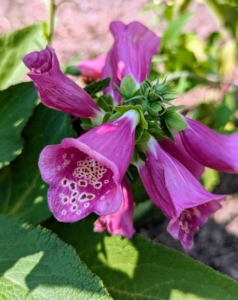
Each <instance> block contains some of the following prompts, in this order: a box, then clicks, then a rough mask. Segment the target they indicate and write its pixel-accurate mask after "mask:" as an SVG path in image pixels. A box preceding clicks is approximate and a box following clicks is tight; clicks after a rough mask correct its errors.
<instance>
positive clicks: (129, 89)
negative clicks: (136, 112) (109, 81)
mask: <svg viewBox="0 0 238 300" xmlns="http://www.w3.org/2000/svg"><path fill="white" fill-rule="evenodd" d="M136 90H137V87H136V82H135V80H134V79H133V78H132V77H131V75H127V76H125V77H124V78H123V79H122V81H121V88H120V92H121V93H122V94H123V95H124V96H125V97H126V99H130V98H131V97H132V96H133V95H134V93H135V92H136Z"/></svg>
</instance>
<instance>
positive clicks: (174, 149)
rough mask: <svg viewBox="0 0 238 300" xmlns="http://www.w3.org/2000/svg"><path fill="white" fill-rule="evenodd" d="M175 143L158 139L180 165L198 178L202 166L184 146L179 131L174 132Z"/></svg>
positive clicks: (202, 168) (201, 172)
mask: <svg viewBox="0 0 238 300" xmlns="http://www.w3.org/2000/svg"><path fill="white" fill-rule="evenodd" d="M174 139H175V142H176V144H175V143H173V142H172V141H171V140H161V141H159V144H160V146H161V147H162V148H163V149H164V150H165V151H166V152H167V153H169V154H170V155H172V156H173V157H174V158H176V159H177V160H178V161H179V162H180V163H181V164H182V165H184V166H185V167H186V168H187V169H188V170H189V171H190V172H191V173H192V174H193V175H194V176H195V178H197V179H200V178H201V176H202V174H203V172H204V169H205V168H204V166H202V165H201V164H199V163H198V162H197V161H196V160H195V159H193V158H192V156H191V155H190V154H189V153H188V152H187V150H186V149H185V148H184V145H183V143H182V141H181V138H180V135H179V133H175V134H174Z"/></svg>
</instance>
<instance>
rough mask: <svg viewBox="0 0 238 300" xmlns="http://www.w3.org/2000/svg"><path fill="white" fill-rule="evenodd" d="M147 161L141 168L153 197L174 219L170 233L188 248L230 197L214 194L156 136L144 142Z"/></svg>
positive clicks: (142, 163)
mask: <svg viewBox="0 0 238 300" xmlns="http://www.w3.org/2000/svg"><path fill="white" fill-rule="evenodd" d="M142 150H143V151H144V152H145V154H146V161H145V162H144V161H142V160H140V161H138V162H137V168H138V171H139V174H140V177H141V179H142V182H143V184H144V186H145V188H146V191H147V193H148V195H149V196H150V198H151V200H152V201H153V202H154V203H155V205H157V206H158V207H159V208H161V209H162V211H163V212H164V213H165V215H166V216H167V217H168V218H169V219H171V221H170V223H169V225H168V228H167V229H168V231H169V233H170V234H171V235H172V236H173V237H174V238H176V239H180V241H181V243H182V245H183V247H184V248H191V247H192V246H193V241H192V239H193V235H194V233H195V232H196V231H197V230H198V228H199V226H201V225H203V224H204V223H205V222H206V221H207V219H208V218H209V216H210V215H211V214H212V213H213V212H215V211H216V210H218V209H219V208H220V207H221V205H220V201H221V200H223V199H225V198H226V196H223V195H214V194H211V193H209V192H208V191H206V190H205V189H204V187H203V186H202V185H201V184H200V183H199V181H198V180H197V179H196V178H195V177H194V176H193V175H192V174H191V173H190V172H189V171H188V170H187V169H186V168H185V167H184V166H183V165H182V164H181V163H180V162H178V161H177V160H176V159H175V158H173V157H172V156H170V155H169V154H167V153H166V152H165V151H164V150H163V149H162V148H161V147H160V145H159V144H158V143H157V141H156V140H155V139H154V137H151V138H150V140H149V142H148V143H146V144H143V145H142Z"/></svg>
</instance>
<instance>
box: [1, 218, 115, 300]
mask: <svg viewBox="0 0 238 300" xmlns="http://www.w3.org/2000/svg"><path fill="white" fill-rule="evenodd" d="M0 241H1V243H0V276H1V277H0V299H11V300H15V299H16V300H21V299H22V300H25V299H35V300H36V299H37V300H40V299H42V300H43V299H44V300H46V299H49V300H53V299H57V300H60V299H62V300H66V299H75V300H77V299H111V298H110V296H109V294H108V292H107V290H106V289H105V288H104V287H103V284H102V281H101V280H100V278H98V277H97V276H96V275H94V274H92V272H91V271H90V270H89V269H88V268H87V267H86V265H85V264H84V263H83V262H82V261H80V259H79V258H78V256H77V254H76V252H75V250H74V249H73V248H72V247H71V246H69V245H66V244H65V243H63V242H62V241H61V240H60V239H59V238H58V237H57V236H56V235H55V234H53V233H52V232H49V231H48V230H47V229H43V228H41V227H37V228H34V227H33V226H30V225H27V224H23V223H21V222H20V221H19V220H18V219H15V218H13V217H9V216H0Z"/></svg>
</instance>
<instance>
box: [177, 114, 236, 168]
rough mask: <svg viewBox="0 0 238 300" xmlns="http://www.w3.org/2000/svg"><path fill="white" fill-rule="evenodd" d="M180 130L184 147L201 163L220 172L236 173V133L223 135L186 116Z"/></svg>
mask: <svg viewBox="0 0 238 300" xmlns="http://www.w3.org/2000/svg"><path fill="white" fill-rule="evenodd" d="M186 122H187V124H188V127H187V128H186V129H185V130H183V131H181V132H180V135H181V138H182V141H183V144H184V147H185V148H186V150H187V151H188V152H189V154H190V155H191V156H192V157H193V158H194V159H195V160H196V161H197V162H198V163H200V164H201V165H204V166H206V167H209V168H212V169H215V170H217V171H220V172H227V173H238V133H234V134H232V135H223V134H220V133H217V132H215V131H213V130H212V129H210V128H208V127H207V126H205V125H204V124H202V123H200V122H198V121H195V120H191V119H189V118H186Z"/></svg>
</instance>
